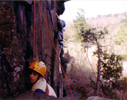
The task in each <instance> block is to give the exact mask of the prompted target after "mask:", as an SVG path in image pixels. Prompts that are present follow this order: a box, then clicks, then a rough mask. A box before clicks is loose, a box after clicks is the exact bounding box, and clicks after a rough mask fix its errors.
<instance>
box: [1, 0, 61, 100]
mask: <svg viewBox="0 0 127 100" xmlns="http://www.w3.org/2000/svg"><path fill="white" fill-rule="evenodd" d="M40 5H41V8H42V11H43V14H44V17H45V20H46V22H47V25H48V28H49V30H50V34H51V38H52V40H53V41H54V43H55V44H54V45H55V46H56V50H57V52H58V50H59V48H58V47H59V45H58V39H57V38H55V36H56V35H57V32H58V26H57V25H58V24H57V23H58V19H57V17H56V9H55V7H56V5H55V0H52V1H47V0H43V1H40ZM62 5H63V3H62ZM35 6H36V12H35V34H36V36H35V54H36V57H35V59H36V60H38V59H39V60H42V61H44V62H45V64H46V66H47V73H46V76H45V78H46V80H47V82H48V83H49V84H50V85H51V86H52V87H53V88H54V90H55V91H56V93H57V87H58V78H59V67H58V66H59V63H58V60H57V58H56V54H55V53H54V48H53V45H52V43H51V40H50V36H49V34H48V31H47V29H46V25H45V23H44V19H43V18H42V14H41V11H40V9H39V6H38V4H37V2H36V4H35ZM58 9H59V7H58ZM62 13H63V11H62ZM32 61H33V3H30V4H29V3H28V2H26V1H14V0H12V1H8V2H4V1H1V2H0V76H1V77H0V86H1V90H0V95H1V97H2V98H5V97H7V96H14V94H16V93H22V92H24V91H26V90H27V86H28V85H27V76H28V73H27V68H28V66H29V64H30V63H31V62H32Z"/></svg>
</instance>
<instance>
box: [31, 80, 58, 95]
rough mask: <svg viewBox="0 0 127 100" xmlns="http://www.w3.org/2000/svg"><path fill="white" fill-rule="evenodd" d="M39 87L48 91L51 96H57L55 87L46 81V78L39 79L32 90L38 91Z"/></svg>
mask: <svg viewBox="0 0 127 100" xmlns="http://www.w3.org/2000/svg"><path fill="white" fill-rule="evenodd" d="M38 89H39V90H42V91H43V92H45V93H46V94H47V91H48V94H47V95H49V96H54V97H57V96H56V93H55V91H54V90H53V88H52V87H51V86H50V85H49V84H48V83H47V82H46V80H45V79H44V78H41V79H39V80H38V81H37V82H36V83H34V84H33V86H32V88H31V90H32V91H36V90H38Z"/></svg>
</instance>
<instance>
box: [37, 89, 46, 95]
mask: <svg viewBox="0 0 127 100" xmlns="http://www.w3.org/2000/svg"><path fill="white" fill-rule="evenodd" d="M35 92H38V93H44V94H45V92H44V91H42V90H40V89H37V90H35Z"/></svg>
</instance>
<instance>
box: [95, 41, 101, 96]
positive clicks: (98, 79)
mask: <svg viewBox="0 0 127 100" xmlns="http://www.w3.org/2000/svg"><path fill="white" fill-rule="evenodd" d="M96 43H97V49H98V66H97V69H98V72H97V84H96V91H95V95H97V96H98V93H99V81H100V66H101V59H100V45H99V42H98V41H97V40H96Z"/></svg>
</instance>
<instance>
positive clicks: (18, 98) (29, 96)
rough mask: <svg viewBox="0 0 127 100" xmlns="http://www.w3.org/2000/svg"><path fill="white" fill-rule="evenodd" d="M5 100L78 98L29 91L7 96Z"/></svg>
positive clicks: (71, 99) (65, 99)
mask: <svg viewBox="0 0 127 100" xmlns="http://www.w3.org/2000/svg"><path fill="white" fill-rule="evenodd" d="M5 100H77V99H76V98H75V99H74V98H72V97H61V98H55V97H52V96H47V95H46V94H42V93H37V92H32V91H27V92H24V93H22V94H20V95H18V96H16V97H13V98H12V97H8V98H5Z"/></svg>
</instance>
